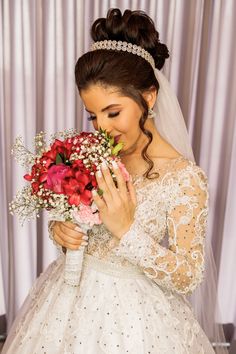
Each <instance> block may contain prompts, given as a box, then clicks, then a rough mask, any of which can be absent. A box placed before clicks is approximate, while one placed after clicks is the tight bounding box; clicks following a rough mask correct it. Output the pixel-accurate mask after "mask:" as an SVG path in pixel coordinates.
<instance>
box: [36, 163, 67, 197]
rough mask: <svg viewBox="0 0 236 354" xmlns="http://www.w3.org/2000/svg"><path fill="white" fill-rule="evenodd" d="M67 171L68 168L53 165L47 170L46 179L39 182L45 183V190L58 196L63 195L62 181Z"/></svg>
mask: <svg viewBox="0 0 236 354" xmlns="http://www.w3.org/2000/svg"><path fill="white" fill-rule="evenodd" d="M69 169H70V167H69V166H66V165H64V164H58V165H53V166H51V167H50V168H49V169H48V172H47V174H46V179H45V178H44V179H43V180H42V181H41V182H44V181H47V182H46V183H45V184H44V187H45V188H46V189H50V190H52V191H53V192H55V193H58V194H63V193H64V190H63V181H64V178H65V176H66V173H67V172H68V170H69ZM44 176H45V174H44Z"/></svg>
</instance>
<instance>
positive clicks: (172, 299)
mask: <svg viewBox="0 0 236 354" xmlns="http://www.w3.org/2000/svg"><path fill="white" fill-rule="evenodd" d="M91 35H92V38H93V40H94V42H95V43H94V47H92V50H91V51H89V52H88V53H85V54H84V55H83V56H81V57H80V58H79V59H78V61H77V63H76V67H75V77H76V84H77V86H78V89H79V93H80V96H81V98H82V101H83V103H84V106H85V108H86V110H87V111H88V112H89V114H90V116H89V120H92V123H93V125H94V128H96V129H99V128H100V127H101V128H103V129H106V130H107V131H108V132H109V133H110V134H111V135H112V136H114V137H116V139H117V141H118V140H120V141H123V142H124V148H123V150H122V155H121V159H122V162H123V163H124V164H125V166H126V169H127V170H128V172H129V173H130V175H131V176H132V178H131V180H130V181H129V182H127V183H126V182H125V181H124V179H123V177H122V173H121V171H120V169H119V167H118V166H115V165H114V166H113V170H114V174H115V175H116V177H117V181H118V188H116V186H115V185H114V183H113V180H112V178H111V174H110V172H109V170H108V169H107V168H106V165H103V166H101V172H100V173H97V175H96V178H97V181H98V185H99V187H100V188H101V189H102V190H103V195H102V196H99V195H98V194H97V193H96V191H95V192H94V193H93V198H94V201H95V203H96V205H97V207H98V209H99V212H100V217H101V219H102V224H101V225H96V226H94V227H93V228H92V229H91V230H90V231H89V232H88V236H86V235H84V234H83V233H82V232H81V230H80V229H79V228H78V227H76V225H74V224H72V223H70V222H59V221H53V222H51V223H50V227H49V231H50V234H51V238H53V239H54V242H55V243H56V244H57V245H58V247H59V248H60V250H61V252H60V255H59V256H58V258H57V259H56V260H55V261H54V262H52V263H51V264H50V265H49V266H48V268H47V269H46V270H45V271H44V272H43V273H41V275H40V276H39V278H38V279H37V280H36V281H35V283H34V285H33V287H32V289H31V290H30V292H29V294H28V296H27V298H26V300H25V302H24V304H23V305H22V307H21V309H20V311H19V313H18V316H17V318H16V319H15V322H14V324H13V326H12V328H11V330H10V333H9V335H8V338H7V341H6V343H5V346H4V348H3V353H4V354H5V353H8V354H41V353H42V354H43V353H47V354H59V353H60V354H62V353H66V354H69V353H70V354H72V353H73V354H116V353H117V354H118V353H119V354H125V353H130V354H149V353H152V354H164V353H167V354H187V353H188V354H189V353H191V354H201V353H202V354H203V353H205V354H206V353H207V354H212V353H214V350H213V348H212V345H211V343H210V341H209V339H208V338H207V336H206V334H205V332H204V331H203V329H202V327H201V326H200V324H199V322H198V321H197V319H196V318H195V316H194V314H193V311H192V308H191V305H190V303H189V301H188V300H187V299H186V295H189V294H192V293H193V292H194V291H195V289H196V288H197V287H198V286H199V285H200V283H201V282H202V280H203V274H204V267H205V258H204V243H205V233H206V222H207V215H208V198H209V194H208V181H207V176H206V174H205V172H204V171H203V170H202V168H200V167H199V166H198V165H196V163H195V162H194V158H191V151H190V150H189V151H187V150H186V149H184V148H183V149H182V150H181V148H179V150H178V149H177V148H175V147H174V146H173V144H171V143H170V142H168V141H167V140H166V139H165V138H164V136H165V134H164V132H163V134H161V132H160V130H159V129H158V128H157V126H156V125H155V122H154V119H153V118H154V116H155V113H157V112H158V110H156V109H155V107H156V104H159V101H158V100H159V97H160V102H161V94H163V95H165V94H164V93H162V92H164V91H162V90H164V86H163V85H164V83H165V79H164V75H163V74H161V73H160V71H159V70H160V69H161V68H162V67H163V65H164V62H165V59H167V58H168V57H169V52H168V49H167V47H166V45H165V44H162V43H160V41H159V34H158V32H157V31H156V30H155V27H154V24H153V22H152V20H151V19H150V18H149V17H148V16H147V15H146V14H145V13H143V12H141V11H134V12H132V11H130V10H126V11H125V12H124V14H123V16H122V14H121V12H120V11H119V10H118V9H111V10H109V11H108V14H107V17H106V18H102V19H97V20H96V21H95V22H94V24H93V26H92V29H91ZM104 40H107V41H106V42H103V43H99V42H100V41H104ZM109 40H116V41H121V42H113V43H112V44H111V43H110V42H109ZM127 43H129V45H127ZM101 45H102V47H101ZM112 46H113V47H112ZM122 48H123V49H122ZM142 49H143V50H142ZM163 80H164V81H163ZM170 105H171V103H170V102H169V105H166V106H165V109H166V112H167V111H168V109H169V108H170V107H169V106H170ZM155 111H156V112H155ZM160 117H161V115H160ZM176 117H177V111H176ZM164 118H165V119H166V122H165V124H166V123H167V120H168V116H167V115H166V117H164ZM156 119H157V120H158V119H159V117H158V116H157V117H156ZM176 119H177V118H176ZM160 127H161V125H160ZM184 128H185V129H186V127H184ZM171 133H172V134H173V136H174V134H176V136H177V132H176V131H175V130H174V131H172V132H171ZM177 138H178V137H177ZM182 140H184V136H183V139H182ZM182 140H181V139H177V141H178V143H179V144H180V145H179V146H181V143H182V142H183V141H182ZM176 146H177V145H176ZM185 152H186V154H184V153H185ZM188 153H189V155H187V154H188ZM81 245H82V246H83V247H85V254H84V262H83V270H82V276H81V280H80V284H79V286H78V287H72V286H69V285H67V284H65V282H64V279H63V269H64V263H65V252H66V248H69V249H78V248H79V247H82V246H81ZM62 249H63V250H64V251H62ZM223 352H224V351H222V353H223Z"/></svg>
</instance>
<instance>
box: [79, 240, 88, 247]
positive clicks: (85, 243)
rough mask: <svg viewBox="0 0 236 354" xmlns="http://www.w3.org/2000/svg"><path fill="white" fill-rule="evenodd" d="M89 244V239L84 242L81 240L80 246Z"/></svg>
mask: <svg viewBox="0 0 236 354" xmlns="http://www.w3.org/2000/svg"><path fill="white" fill-rule="evenodd" d="M87 244H88V242H87V241H83V242H81V244H80V246H86V245H87Z"/></svg>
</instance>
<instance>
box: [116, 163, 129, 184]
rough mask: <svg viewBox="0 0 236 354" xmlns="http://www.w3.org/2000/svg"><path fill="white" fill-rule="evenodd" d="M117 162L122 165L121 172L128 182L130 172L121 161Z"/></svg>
mask: <svg viewBox="0 0 236 354" xmlns="http://www.w3.org/2000/svg"><path fill="white" fill-rule="evenodd" d="M117 164H118V166H119V167H120V170H121V173H122V175H123V177H124V179H125V181H126V182H128V181H129V172H128V171H127V170H126V168H125V165H124V164H123V163H122V162H120V161H118V162H117Z"/></svg>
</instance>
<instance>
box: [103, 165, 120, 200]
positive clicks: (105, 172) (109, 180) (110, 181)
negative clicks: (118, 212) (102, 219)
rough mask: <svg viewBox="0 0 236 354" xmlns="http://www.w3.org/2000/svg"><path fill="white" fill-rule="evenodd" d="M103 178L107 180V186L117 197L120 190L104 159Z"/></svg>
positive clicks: (112, 194) (113, 195)
mask: <svg viewBox="0 0 236 354" xmlns="http://www.w3.org/2000/svg"><path fill="white" fill-rule="evenodd" d="M101 167H102V174H103V178H104V180H105V182H106V185H107V188H108V190H109V192H110V194H111V196H112V197H113V198H115V197H117V193H118V190H117V188H116V186H115V183H114V180H113V178H112V176H111V172H110V170H109V168H108V166H107V163H106V162H105V161H104V162H103V163H102V165H101Z"/></svg>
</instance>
